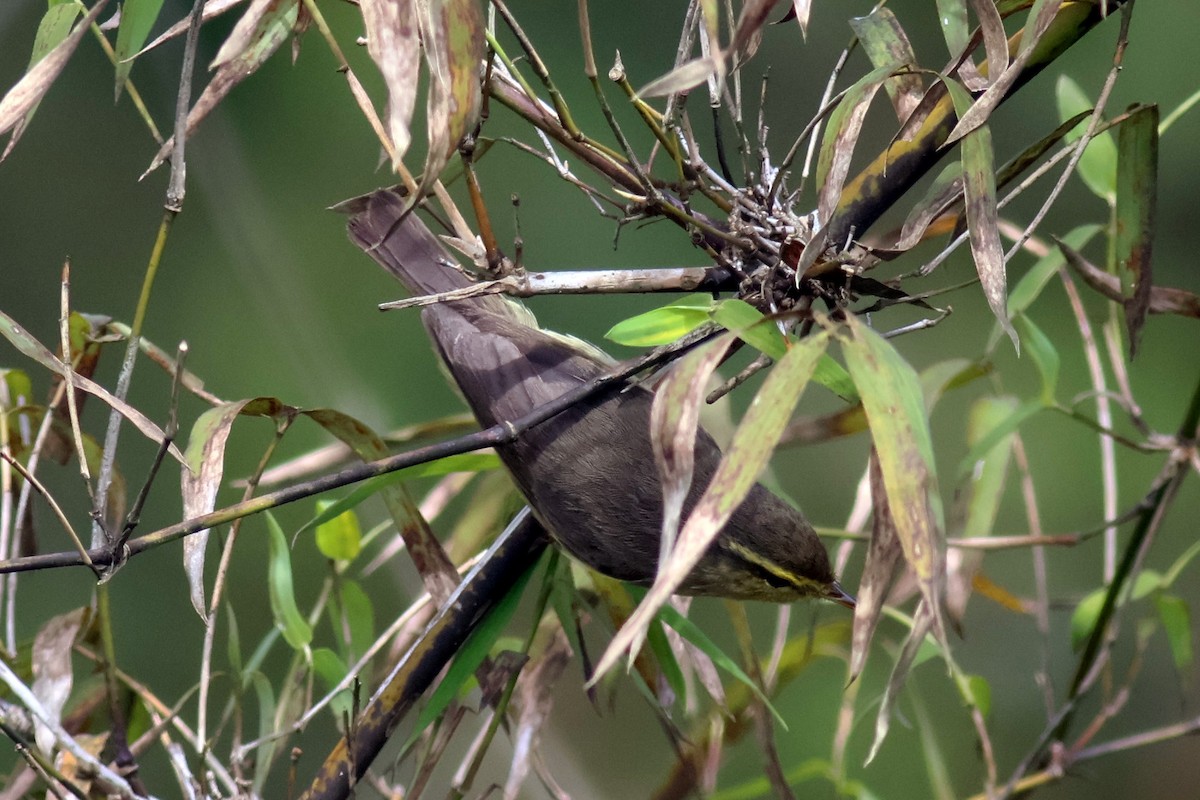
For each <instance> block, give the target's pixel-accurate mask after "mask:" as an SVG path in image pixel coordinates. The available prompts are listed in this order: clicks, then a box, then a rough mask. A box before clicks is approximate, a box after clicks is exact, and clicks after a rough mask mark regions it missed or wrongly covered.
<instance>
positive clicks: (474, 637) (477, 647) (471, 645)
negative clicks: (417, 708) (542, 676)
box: [403, 566, 534, 750]
mask: <svg viewBox="0 0 1200 800" xmlns="http://www.w3.org/2000/svg"><path fill="white" fill-rule="evenodd" d="M533 569H534V568H533V567H532V566H531V567H530V568H529V569H527V570H525V573H524V574H523V575H522V576H521V577H520V578H518V579H517V580H516V582H515V583H513V586H512V588H511V589H509V590H508V593H507V594H505V595H504V597H502V598H500V600H498V601H497V602H496V605H495V606H493V607H492V610H491V611H489V612H488V614H487V616H486V617H484V618H483V620H481V621H480V623H479V624H478V625H476V626H475V630H473V631H471V635H470V636H468V637H467V640H466V641H465V642H463V644H462V647H460V648H458V653H457V654H456V655H455V656H454V662H453V663H452V664H451V665H450V668H449V669H448V670H446V675H445V677H443V678H442V680H441V682H440V683H439V684H438V685H437V687H436V688H435V689H434V690H433V693H432V694H431V695H430V696H429V702H428V703H426V704H425V707H424V708H423V709H421V713H420V715H419V716H418V717H417V721H416V724H415V725H414V726H413V732H412V733H411V734H410V735H409V737H408V741H406V742H405V744H404V748H403V749H404V750H408V748H410V747H411V746H412V744H413V742H415V741H416V740H417V739H418V737H420V735H421V734H422V733H424V732H425V729H426V728H428V727H429V726H430V725H431V724H432V723H433V721H434V720H435V719H437V718H438V717H440V716H441V715H442V713H443V712H445V710H446V708H447V707H449V705H450V703H451V701H453V700H454V698H455V697H457V696H458V693H459V690H460V689H461V688H462V687H463V685H464V684H466V682H467V680H468V679H470V678H471V676H472V675H473V674H474V672H475V670H476V669H478V668H479V665H480V664H482V663H483V659H484V658H486V657H487V655H488V653H490V652H491V651H492V647H493V646H494V645H495V644H496V642H497V640H499V638H500V635H501V634H502V633H504V629H505V628H506V627H507V626H508V623H509V622H510V621H511V620H512V617H513V614H515V613H516V611H517V606H518V605H519V604H520V602H521V595H522V594H524V593H525V587H526V586H527V585H528V584H529V578H530V577H531V576H532V575H533Z"/></svg>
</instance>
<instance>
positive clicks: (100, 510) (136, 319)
mask: <svg viewBox="0 0 1200 800" xmlns="http://www.w3.org/2000/svg"><path fill="white" fill-rule="evenodd" d="M204 2H205V0H195V3H194V5H193V6H192V17H191V26H190V27H189V28H188V32H187V36H186V37H185V40H184V48H183V60H182V66H181V68H180V78H179V92H178V93H177V95H176V100H175V134H174V146H173V147H172V149H171V175H170V178H169V180H168V183H167V192H166V198H165V201H164V204H163V207H164V213H163V218H162V222H161V223H160V225H159V229H158V235H157V237H156V238H155V241H154V246H153V249H152V250H151V253H150V260H149V262H148V263H147V265H146V273H145V275H144V276H143V278H142V289H141V293H140V295H139V296H138V302H137V306H136V307H135V310H134V315H133V322H132V323H131V324H130V326H129V339H128V341H127V343H126V345H125V355H124V358H123V359H122V361H121V369H120V372H119V373H118V374H117V386H116V391H115V392H114V393H113V394H114V395H115V396H116V397H117V399H118V400H120V401H122V402H124V401H125V399H126V398H127V397H128V396H129V385H130V383H131V382H132V380H133V369H134V366H135V364H136V362H137V353H138V349H139V347H138V346H139V342H140V340H141V337H142V327H143V324H144V323H145V320H146V313H147V311H148V306H149V304H150V292H151V289H152V288H153V286H154V280H155V277H156V276H157V274H158V267H159V264H160V262H161V259H162V254H163V251H164V250H165V249H166V244H167V235H168V233H169V231H170V229H171V225H172V222H173V221H174V218H175V217H176V216H178V215H179V213H180V212H182V211H183V200H184V196H185V194H186V177H187V164H186V161H185V160H184V150H185V147H186V143H187V118H188V105H189V104H190V101H191V90H192V73H193V71H194V69H195V63H196V47H197V45H198V44H199V42H200V20H201V18H202V16H203V13H204ZM64 357H65V354H64ZM120 435H121V414H120V413H118V411H117V409H116V408H115V407H114V408H112V409H111V410H110V412H109V417H108V426H107V428H106V430H105V434H104V448H103V451H102V453H101V456H100V475H99V477H98V478H97V480H96V492H95V497H96V502H95V505H96V515H95V518H94V520H93V522H92V546H93V547H99V546H101V545H111V544H113V542H114V536H115V533H114V532H113V531H110V530H108V528H107V525H106V523H107V520H106V514H107V511H108V492H109V488H110V487H111V486H112V481H113V473H114V471H115V469H116V460H117V443H118V441H119V439H120Z"/></svg>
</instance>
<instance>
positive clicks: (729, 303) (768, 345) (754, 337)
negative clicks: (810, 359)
mask: <svg viewBox="0 0 1200 800" xmlns="http://www.w3.org/2000/svg"><path fill="white" fill-rule="evenodd" d="M710 313H711V314H712V320H713V322H715V323H717V324H718V325H720V326H721V327H723V328H725V329H726V330H730V331H733V332H734V333H736V334H737V336H738V338H739V339H741V340H742V341H743V342H745V343H746V344H748V345H750V346H751V347H753V348H754V349H756V350H758V351H760V352H763V353H766V354H767V355H769V356H770V357H771V358H774V359H779V358H783V354H784V353H786V352H787V340H786V339H784V338H783V334H782V333H781V332H780V330H779V328H778V326H776V324H775V323H774V322H771V321H768V320H767V318H766V317H764V316H763V315H762V312H761V311H759V310H758V309H757V308H755V307H754V306H752V305H750V304H749V303H747V302H746V301H745V300H738V299H737V298H733V299H730V300H722V301H721V302H719V303H717V304H716V305H715V306H714V307H713V309H712V311H711V312H710Z"/></svg>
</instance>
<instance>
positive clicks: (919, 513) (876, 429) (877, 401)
mask: <svg viewBox="0 0 1200 800" xmlns="http://www.w3.org/2000/svg"><path fill="white" fill-rule="evenodd" d="M847 323H848V324H847V331H848V335H846V334H843V335H842V336H841V337H840V338H841V341H842V351H843V353H844V355H845V359H846V366H847V368H848V369H849V371H850V375H851V376H852V377H853V378H854V382H855V384H856V385H857V386H858V390H859V394H861V395H862V400H863V408H864V410H865V411H866V414H867V420H868V422H869V423H870V428H871V439H872V441H873V442H874V444H875V449H876V451H877V452H878V454H879V466H880V470H881V472H882V475H883V484H884V487H885V488H886V490H887V497H888V501H889V504H890V506H891V508H892V510H893V517H894V520H895V523H896V534H897V536H898V537H899V539H900V544H901V547H902V549H903V550H904V557H905V560H906V561H907V562H908V563H909V565H910V566H911V567H912V569H913V571H914V573H915V574H916V576H917V579H918V582H919V583H920V586H921V592H922V594H923V595H924V596H925V598H926V601H927V602H928V603H929V604H930V605H931V607H933V608H936V607H937V595H938V592H937V587H936V583H937V581H938V580H939V579H940V576H941V574H942V565H943V561H944V555H943V552H942V546H941V545H942V532H943V530H944V522H943V518H942V503H941V498H940V496H939V495H938V489H937V468H936V465H935V463H934V458H933V442H932V439H931V438H930V434H929V420H928V417H927V415H926V411H925V401H924V395H923V394H922V392H921V386H920V382H919V380H918V378H917V374H916V372H915V371H914V370H913V368H912V367H911V366H910V365H909V364H908V362H906V361H905V360H904V359H903V357H902V356H901V355H900V354H899V353H898V352H896V350H895V348H894V347H892V345H891V344H890V343H889V342H888V341H887V340H886V339H884V338H883V337H882V336H880V335H879V334H878V333H876V332H875V331H873V330H871V329H870V328H868V327H867V326H866V325H865V324H863V323H862V322H861V321H860V320H859V319H858V318H857V317H853V316H851V317H849V318H848V320H847ZM936 616H937V615H936V614H935V618H936Z"/></svg>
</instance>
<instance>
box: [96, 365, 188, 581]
mask: <svg viewBox="0 0 1200 800" xmlns="http://www.w3.org/2000/svg"><path fill="white" fill-rule="evenodd" d="M187 354H188V344H187V342H180V343H179V347H178V349H177V350H176V355H175V362H174V363H175V369H174V371H173V373H172V375H171V402H170V405H169V407H168V411H167V424H166V426H165V427H164V428H163V438H162V441H161V442H159V444H158V450H156V451H155V453H154V460H153V461H152V462H151V463H150V471H149V472H148V473H147V474H146V479H145V480H144V481H142V487H141V488H140V489H139V490H138V493H137V497H135V498H134V500H133V506H132V507H131V508H130V509H129V512H128V513H127V514H126V515H125V525H124V526H123V527H122V529H121V534H120V536H119V537H118V539H117V546H116V549H118V550H122V551H123V550H124V548H125V543H126V542H128V541H129V536H130V535H131V534H132V533H133V531H134V529H135V528H136V527H137V526H138V523H139V522H140V521H141V517H142V509H143V508H145V506H146V500H147V499H149V497H150V487H151V486H153V485H154V480H155V478H156V477H157V475H158V470H159V469H160V468H161V467H162V463H163V459H164V458H166V456H167V452H168V451H169V450H170V447H171V445H172V444H173V443H174V441H175V437H176V436H178V435H179V391H180V389H181V388H182V386H183V373H184V369H183V365H184V362H185V361H186V360H187ZM108 574H109V575H110V576H111V574H112V573H111V572H109V573H108Z"/></svg>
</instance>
